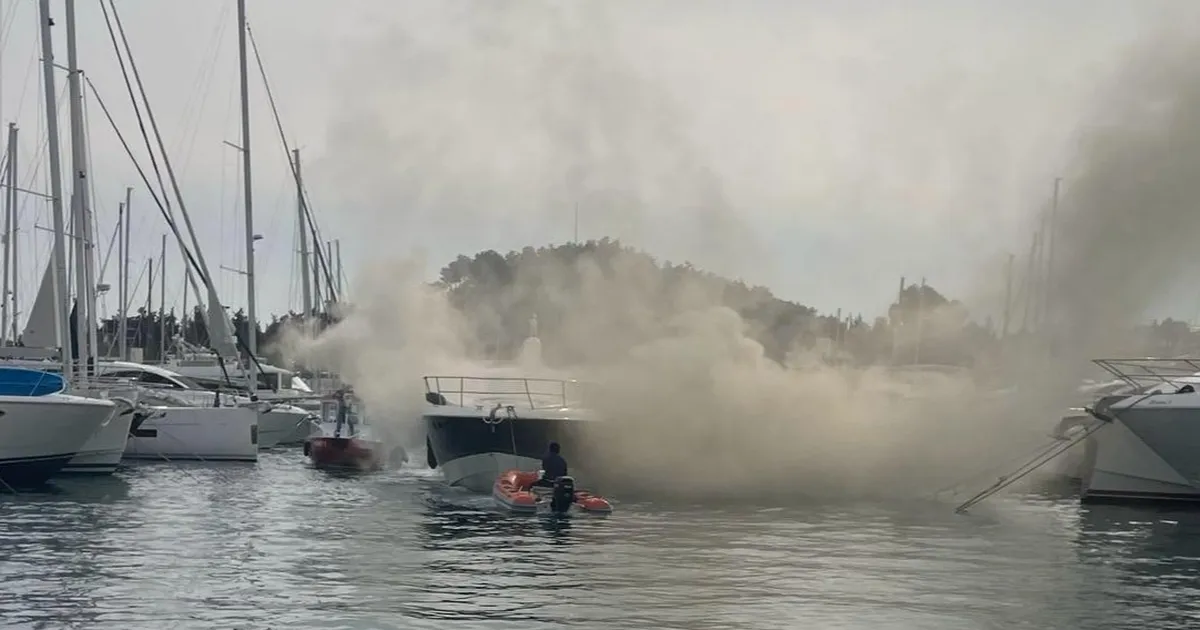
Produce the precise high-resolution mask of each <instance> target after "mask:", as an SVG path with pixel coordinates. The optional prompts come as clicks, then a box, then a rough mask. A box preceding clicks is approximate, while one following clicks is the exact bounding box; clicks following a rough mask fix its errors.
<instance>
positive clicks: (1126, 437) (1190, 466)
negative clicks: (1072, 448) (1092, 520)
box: [1081, 394, 1200, 503]
mask: <svg viewBox="0 0 1200 630" xmlns="http://www.w3.org/2000/svg"><path fill="white" fill-rule="evenodd" d="M1185 398H1191V399H1192V400H1186V399H1185ZM1146 403H1147V404H1143V403H1142V402H1138V403H1135V404H1133V405H1130V406H1128V407H1126V408H1123V409H1114V410H1111V411H1109V412H1107V415H1108V416H1109V417H1110V418H1111V421H1110V422H1109V423H1108V426H1105V427H1104V428H1102V429H1100V430H1099V431H1097V432H1096V433H1095V434H1093V435H1092V436H1091V437H1089V438H1088V442H1087V452H1086V454H1085V456H1084V469H1085V472H1084V474H1083V483H1082V495H1081V501H1083V502H1085V503H1130V502H1136V503H1142V502H1187V503H1200V459H1197V458H1196V457H1195V455H1194V454H1195V453H1197V452H1200V405H1198V404H1197V403H1200V397H1197V396H1196V395H1194V394H1176V395H1171V399H1165V398H1164V397H1159V396H1155V397H1152V398H1150V399H1148V400H1147V401H1146ZM1188 403H1191V404H1188Z"/></svg>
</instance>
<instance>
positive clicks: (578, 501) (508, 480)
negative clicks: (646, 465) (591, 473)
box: [492, 470, 612, 514]
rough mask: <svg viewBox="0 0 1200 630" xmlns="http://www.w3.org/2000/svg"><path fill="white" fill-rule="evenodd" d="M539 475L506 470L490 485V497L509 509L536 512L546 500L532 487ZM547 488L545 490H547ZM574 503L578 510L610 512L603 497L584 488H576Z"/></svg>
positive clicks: (598, 512)
mask: <svg viewBox="0 0 1200 630" xmlns="http://www.w3.org/2000/svg"><path fill="white" fill-rule="evenodd" d="M538 479H539V475H538V473H536V472H525V471H521V470H507V471H504V472H503V473H501V474H500V476H499V477H497V478H496V483H495V484H493V486H492V497H493V498H494V499H495V500H496V503H497V504H498V505H499V506H500V507H503V508H505V509H507V510H509V511H512V512H520V513H528V514H531V513H534V512H537V511H538V509H539V506H542V505H544V504H545V503H546V501H545V500H544V499H543V498H541V497H539V496H538V495H539V492H538V491H536V490H535V489H534V484H535V483H537V481H538ZM549 490H550V489H549V488H547V489H546V492H549ZM574 505H575V506H576V507H578V508H579V509H580V510H582V511H584V512H588V513H593V514H608V513H610V512H612V504H611V503H609V502H608V500H607V499H605V498H604V497H601V496H598V495H595V494H592V493H591V492H588V491H586V490H576V491H575V500H574Z"/></svg>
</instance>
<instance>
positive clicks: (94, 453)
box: [62, 410, 133, 475]
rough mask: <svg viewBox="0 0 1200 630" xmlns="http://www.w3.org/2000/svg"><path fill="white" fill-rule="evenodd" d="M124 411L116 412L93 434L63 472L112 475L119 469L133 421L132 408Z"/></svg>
mask: <svg viewBox="0 0 1200 630" xmlns="http://www.w3.org/2000/svg"><path fill="white" fill-rule="evenodd" d="M123 411H124V410H121V411H117V412H114V413H113V415H112V417H111V418H110V419H109V421H108V422H106V423H105V424H104V425H103V426H101V427H100V428H99V429H98V430H97V431H96V432H95V433H93V434H92V437H91V438H89V439H88V441H87V442H86V443H85V444H84V445H83V448H81V449H80V450H79V453H78V454H77V455H75V457H72V458H71V461H70V462H67V465H66V467H64V468H63V469H62V474H71V475H110V474H112V473H113V472H115V471H116V470H117V467H118V466H120V465H121V458H122V457H124V455H125V443H126V442H127V441H128V440H129V427H130V424H132V422H133V412H132V410H129V412H128V413H122V412H123Z"/></svg>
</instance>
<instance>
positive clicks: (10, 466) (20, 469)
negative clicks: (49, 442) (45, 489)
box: [0, 453, 75, 490]
mask: <svg viewBox="0 0 1200 630" xmlns="http://www.w3.org/2000/svg"><path fill="white" fill-rule="evenodd" d="M73 457H75V453H66V454H62V455H50V456H46V457H34V458H13V459H0V481H2V482H3V484H0V490H8V489H9V488H13V489H21V488H36V487H38V486H41V485H44V484H45V483H46V482H47V481H49V480H50V478H51V477H53V476H54V475H56V474H58V473H59V472H60V471H61V470H62V469H63V468H65V467H66V465H67V462H70V461H71V458H73ZM6 486H7V487H6Z"/></svg>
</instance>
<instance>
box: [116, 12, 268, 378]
mask: <svg viewBox="0 0 1200 630" xmlns="http://www.w3.org/2000/svg"><path fill="white" fill-rule="evenodd" d="M108 4H109V8H111V9H112V19H111V20H109V18H108V15H109V12H108V11H107V10H105V11H104V18H105V24H106V26H107V27H108V33H109V39H110V40H111V41H112V44H113V48H114V52H116V54H117V59H118V60H120V59H121V50H120V47H118V45H117V33H120V35H121V43H122V44H123V45H124V49H125V54H126V56H128V57H129V68H128V70H132V71H133V79H134V81H135V82H136V83H137V87H138V94H140V95H141V97H142V103H143V104H144V105H145V106H146V118H148V119H149V121H150V128H151V130H153V131H154V139H155V141H156V142H157V144H158V149H159V151H160V152H161V153H162V158H163V167H164V168H166V170H167V177H168V178H169V179H170V180H171V188H172V190H173V191H174V192H175V201H176V203H178V205H179V213H180V214H181V215H182V216H183V221H184V224H185V225H186V226H187V229H188V234H189V235H190V236H191V240H192V245H193V247H195V248H197V250H199V248H200V242H199V240H198V239H197V238H196V231H195V229H194V228H193V226H192V220H191V217H190V216H189V215H188V212H187V208H186V207H185V206H184V203H183V194H182V192H180V190H179V183H178V182H177V181H176V179H175V171H174V170H173V169H172V168H171V161H170V159H169V158H168V157H167V151H166V147H165V146H164V145H163V140H162V134H161V133H159V130H158V123H157V122H155V119H154V111H153V110H152V109H151V107H150V99H149V98H148V97H147V96H146V88H145V85H144V84H143V83H142V78H141V74H140V73H139V72H138V69H137V62H136V61H135V60H134V57H133V50H132V49H131V48H130V47H129V39H128V38H127V37H126V36H125V27H124V26H123V25H122V23H121V16H120V14H119V13H118V12H117V5H116V4H115V3H114V2H113V1H112V0H109V3H108ZM100 6H101V8H103V7H104V2H101V3H100ZM114 23H115V24H116V27H117V28H116V32H114V31H113V24H114ZM120 65H121V75H122V77H123V78H124V80H125V87H126V90H127V91H128V92H129V97H130V101H131V102H133V103H134V111H135V113H137V114H138V116H137V118H138V127H139V129H141V132H142V138H143V140H144V141H145V143H146V150H147V151H148V152H149V153H150V159H151V162H152V163H153V164H154V171H155V175H156V176H157V178H158V182H159V186H160V187H161V186H163V184H162V174H161V172H160V171H159V169H158V163H157V160H155V158H154V150H153V149H152V148H151V145H150V138H149V136H148V135H147V133H146V125H145V123H144V122H143V120H142V117H141V113H140V111H139V109H138V107H137V105H136V102H137V99H136V97H135V96H134V94H133V86H132V85H131V84H130V81H129V72H128V70H127V69H126V67H125V63H124V62H123V61H122V62H121V64H120ZM92 92H93V94H94V93H95V92H96V89H95V87H94V86H93V87H92ZM96 100H97V101H99V100H100V99H99V97H97V99H96ZM110 120H111V118H110ZM114 126H115V125H114ZM162 192H163V197H164V198H166V196H167V193H166V190H165V187H163V191H162ZM169 204H170V202H169V201H168V202H167V206H166V209H165V216H166V217H167V221H168V225H169V226H171V229H172V232H173V233H174V234H175V237H176V240H177V241H178V244H179V246H180V249H181V250H182V251H187V247H186V245H185V244H184V241H183V237H182V236H181V235H180V234H179V230H178V229H177V228H176V227H174V221H173V220H172V219H171V218H170V217H171V215H172V213H171V210H170V205H169ZM160 209H163V208H161V207H160ZM187 258H188V259H189V261H190V262H192V263H193V264H195V266H196V271H197V275H199V276H200V278H201V280H202V281H204V283H205V286H206V287H207V288H208V289H209V291H210V292H211V291H212V290H213V288H212V279H211V278H210V277H208V274H207V273H205V270H204V268H203V267H204V266H203V265H201V264H199V258H198V257H197V258H193V255H192V253H190V252H189V253H188V255H187ZM251 324H252V325H253V322H251ZM231 336H232V337H233V341H234V343H235V344H236V345H240V346H242V349H243V350H245V344H243V343H242V342H241V339H239V338H238V335H237V331H236V330H235V331H233V334H232V335H231ZM212 350H213V352H214V353H215V354H216V356H217V365H218V366H219V367H220V368H221V375H222V376H223V377H224V378H225V382H226V384H228V385H229V386H230V387H233V380H232V379H230V377H229V370H227V369H226V367H225V358H224V357H222V356H221V353H220V351H219V350H217V349H216V348H213V349H212ZM246 353H247V354H248V355H249V354H251V353H250V352H249V351H248V350H247V351H246Z"/></svg>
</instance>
